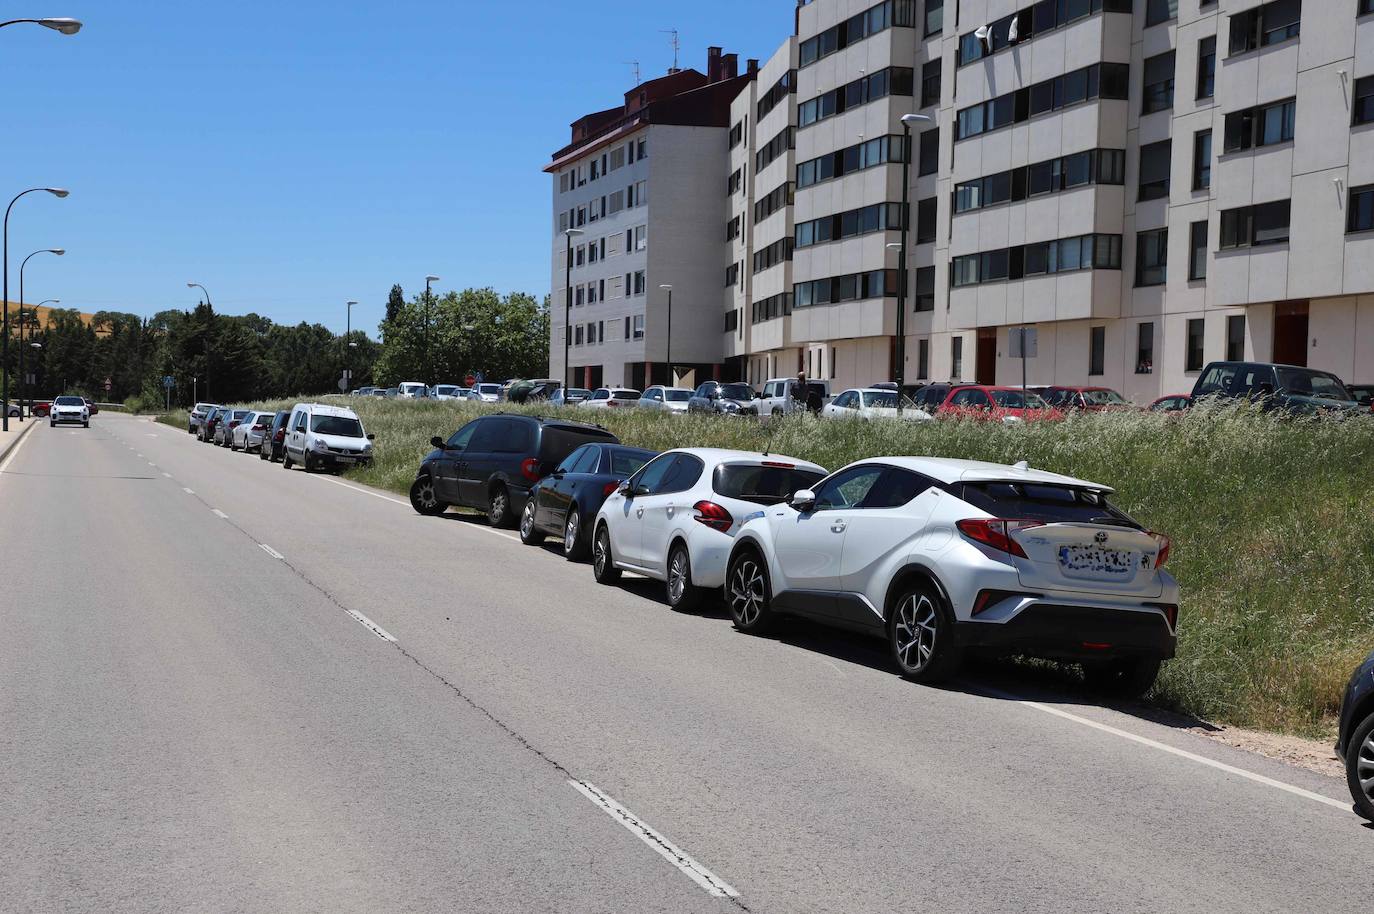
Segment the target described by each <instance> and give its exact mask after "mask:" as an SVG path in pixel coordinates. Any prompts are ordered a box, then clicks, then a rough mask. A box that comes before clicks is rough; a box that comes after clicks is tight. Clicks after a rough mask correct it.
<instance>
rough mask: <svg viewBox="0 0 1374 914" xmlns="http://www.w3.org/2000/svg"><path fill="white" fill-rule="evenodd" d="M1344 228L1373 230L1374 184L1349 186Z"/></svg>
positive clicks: (1354, 230) (1363, 230)
mask: <svg viewBox="0 0 1374 914" xmlns="http://www.w3.org/2000/svg"><path fill="white" fill-rule="evenodd" d="M1370 2H1374V0H1370ZM1345 230H1346V231H1347V232H1368V231H1370V230H1374V184H1366V185H1365V186H1363V187H1352V188H1350V205H1349V206H1348V207H1346V219H1345Z"/></svg>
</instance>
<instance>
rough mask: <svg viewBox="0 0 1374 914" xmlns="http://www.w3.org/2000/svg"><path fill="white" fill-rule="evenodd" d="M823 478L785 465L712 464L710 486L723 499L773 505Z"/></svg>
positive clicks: (808, 487)
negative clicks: (713, 467)
mask: <svg viewBox="0 0 1374 914" xmlns="http://www.w3.org/2000/svg"><path fill="white" fill-rule="evenodd" d="M823 478H825V474H823V473H817V472H814V471H812V470H804V469H799V468H797V467H792V466H788V465H786V464H768V463H731V464H725V465H723V466H719V467H716V475H715V478H714V479H712V480H711V488H712V489H713V490H714V491H715V493H716V494H717V495H723V496H725V497H726V498H738V499H741V500H742V501H752V502H757V503H758V504H761V505H776V504H781V503H782V502H784V501H787V500H788V499H789V498H791V497H792V495H793V494H794V493H796V492H800V491H801V490H802V489H810V488H812V487H813V486H815V484H816V483H818V482H820V481H821V480H822V479H823Z"/></svg>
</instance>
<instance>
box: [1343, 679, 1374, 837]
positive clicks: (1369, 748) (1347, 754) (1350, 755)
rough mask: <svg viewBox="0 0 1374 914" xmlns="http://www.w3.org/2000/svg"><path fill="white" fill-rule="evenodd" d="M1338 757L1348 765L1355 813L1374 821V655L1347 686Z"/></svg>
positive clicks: (1348, 781)
mask: <svg viewBox="0 0 1374 914" xmlns="http://www.w3.org/2000/svg"><path fill="white" fill-rule="evenodd" d="M1336 754H1337V755H1339V756H1340V757H1341V759H1342V760H1343V761H1344V762H1345V772H1346V781H1347V783H1348V784H1349V785H1350V796H1351V798H1352V799H1354V801H1355V812H1356V813H1358V814H1359V815H1360V816H1362V817H1363V818H1365V819H1368V820H1369V821H1370V822H1374V653H1371V654H1370V655H1369V656H1368V657H1366V658H1365V659H1364V663H1362V664H1360V666H1359V668H1358V669H1357V670H1355V674H1354V675H1353V676H1351V677H1350V684H1349V685H1347V686H1346V687H1345V698H1344V700H1343V701H1342V702H1341V729H1340V736H1339V738H1338V739H1337V741H1336Z"/></svg>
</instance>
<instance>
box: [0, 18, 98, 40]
mask: <svg viewBox="0 0 1374 914" xmlns="http://www.w3.org/2000/svg"><path fill="white" fill-rule="evenodd" d="M24 22H31V23H33V24H34V25H41V26H43V27H44V28H49V29H52V30H53V31H54V32H61V33H62V34H63V35H75V34H76V33H77V32H79V31H81V22H80V21H79V20H76V19H68V18H66V17H65V16H63V17H59V18H57V19H11V20H10V21H9V22H0V29H3V28H4V27H5V26H7V25H19V24H20V23H24Z"/></svg>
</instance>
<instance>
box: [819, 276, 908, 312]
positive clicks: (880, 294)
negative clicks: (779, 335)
mask: <svg viewBox="0 0 1374 914" xmlns="http://www.w3.org/2000/svg"><path fill="white" fill-rule="evenodd" d="M901 276H902V274H901V271H900V270H870V271H869V272H867V273H850V274H848V275H846V276H832V277H829V278H827V279H813V280H811V281H810V282H802V283H797V284H796V285H795V286H793V289H792V301H793V306H794V307H797V308H809V307H811V306H812V305H833V304H835V303H837V302H845V301H866V300H868V299H872V298H896V297H897V284H898V283H899V282H900V281H901Z"/></svg>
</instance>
